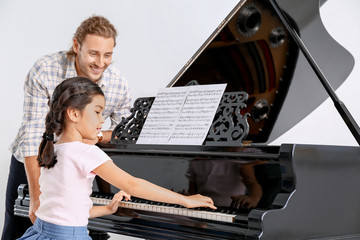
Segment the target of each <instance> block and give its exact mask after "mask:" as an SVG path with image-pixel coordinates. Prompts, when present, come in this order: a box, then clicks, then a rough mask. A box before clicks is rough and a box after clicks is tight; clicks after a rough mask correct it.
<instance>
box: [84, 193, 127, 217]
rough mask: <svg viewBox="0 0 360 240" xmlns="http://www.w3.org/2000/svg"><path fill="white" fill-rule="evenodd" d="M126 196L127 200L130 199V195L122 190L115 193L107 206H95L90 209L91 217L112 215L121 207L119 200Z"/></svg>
mask: <svg viewBox="0 0 360 240" xmlns="http://www.w3.org/2000/svg"><path fill="white" fill-rule="evenodd" d="M123 198H125V200H126V201H128V200H130V195H129V194H127V193H126V192H124V191H120V192H118V193H116V194H115V195H114V197H113V198H112V200H111V202H110V204H108V205H106V206H93V207H92V208H91V209H90V218H95V217H101V216H105V215H111V214H113V213H114V212H116V210H117V209H118V207H119V202H120V201H121V200H122V199H123Z"/></svg>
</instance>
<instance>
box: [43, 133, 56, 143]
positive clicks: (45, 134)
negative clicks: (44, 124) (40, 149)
mask: <svg viewBox="0 0 360 240" xmlns="http://www.w3.org/2000/svg"><path fill="white" fill-rule="evenodd" d="M42 137H43V139H44V140H46V141H51V142H53V141H54V134H50V135H49V134H47V133H46V132H44V134H43V136H42Z"/></svg>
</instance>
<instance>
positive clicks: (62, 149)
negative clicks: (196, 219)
mask: <svg viewBox="0 0 360 240" xmlns="http://www.w3.org/2000/svg"><path fill="white" fill-rule="evenodd" d="M49 105H50V110H49V113H48V114H47V116H46V122H45V124H46V126H45V133H44V135H43V140H42V142H41V144H40V147H39V156H38V162H39V165H40V167H41V176H40V179H39V183H40V190H41V195H40V207H39V209H38V210H37V211H36V217H37V218H36V221H35V223H34V225H33V226H32V227H30V228H29V229H28V230H27V231H26V233H25V234H24V235H23V236H22V237H21V238H19V239H57V240H60V239H89V240H90V239H91V238H90V237H89V236H88V233H87V227H86V226H87V223H88V218H89V217H90V218H92V217H99V216H103V215H108V214H112V213H114V212H115V211H116V210H117V208H118V203H119V202H120V201H121V200H122V199H123V198H125V200H129V199H130V196H131V195H134V196H137V197H140V198H146V199H149V200H153V201H159V202H167V203H172V204H180V205H183V206H185V207H188V208H194V207H209V208H212V209H216V207H215V206H214V205H213V201H212V200H211V198H209V197H205V196H202V195H199V194H198V195H192V196H184V195H180V194H178V193H175V192H172V191H170V190H167V189H164V188H162V187H159V186H157V185H154V184H152V183H150V182H148V181H145V180H143V179H140V178H136V177H133V176H131V175H130V174H128V173H126V172H125V171H123V170H122V169H120V168H119V167H117V166H116V165H115V164H114V163H113V162H112V160H111V159H110V157H109V156H108V155H107V154H106V153H104V152H103V151H102V150H101V149H100V148H98V147H97V146H95V145H88V144H85V143H83V142H84V141H86V140H93V139H96V138H97V135H98V133H99V132H100V129H101V127H102V124H103V123H104V119H103V116H102V112H103V110H104V107H105V98H104V94H103V92H102V90H101V89H100V88H99V86H98V85H97V84H96V83H94V82H92V81H91V80H89V79H87V78H84V77H75V78H70V79H67V80H64V81H63V82H62V83H61V84H59V85H58V86H57V87H56V88H55V90H54V93H53V96H52V99H51V101H50V102H49ZM54 134H56V135H57V136H60V138H59V139H58V141H57V142H56V143H54ZM95 175H99V176H100V177H101V178H103V179H104V180H105V181H107V182H109V183H110V184H112V185H114V186H115V187H117V188H119V189H122V190H124V191H120V192H119V193H117V194H115V196H114V198H113V199H112V201H111V203H110V204H109V205H107V206H92V201H91V200H90V197H89V196H90V194H91V192H92V182H93V180H94V177H95Z"/></svg>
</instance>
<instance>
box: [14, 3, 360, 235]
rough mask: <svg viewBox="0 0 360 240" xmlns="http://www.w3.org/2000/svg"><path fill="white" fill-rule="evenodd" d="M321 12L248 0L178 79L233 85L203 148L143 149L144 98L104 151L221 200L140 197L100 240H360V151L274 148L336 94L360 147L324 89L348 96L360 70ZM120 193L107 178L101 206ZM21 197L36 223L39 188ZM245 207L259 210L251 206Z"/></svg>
mask: <svg viewBox="0 0 360 240" xmlns="http://www.w3.org/2000/svg"><path fill="white" fill-rule="evenodd" d="M278 4H279V5H278ZM321 4H323V1H314V0H304V1H287V0H282V1H280V0H278V1H277V2H275V1H273V0H270V1H265V0H242V1H240V2H239V3H238V4H237V5H236V6H235V8H234V9H233V10H232V11H231V12H230V13H229V15H228V16H227V17H226V18H225V19H224V21H223V22H221V24H220V25H219V27H218V28H217V29H216V30H215V31H214V32H213V34H212V35H211V36H210V37H209V38H208V40H207V41H206V42H205V43H204V44H203V45H202V46H201V47H200V49H199V50H198V51H197V52H196V53H195V54H194V56H193V57H192V58H191V59H190V60H189V61H188V62H187V63H186V64H185V66H184V67H183V68H182V69H181V70H180V72H179V73H178V74H177V75H176V76H175V77H174V78H173V80H172V81H171V82H170V83H169V84H168V86H167V87H178V86H188V85H205V84H218V83H226V84H227V87H226V90H225V93H224V95H223V97H222V100H221V102H220V104H219V107H218V109H217V112H216V114H215V117H214V120H213V123H212V125H211V127H210V130H209V132H208V134H207V137H206V139H205V141H204V142H203V144H202V145H200V146H192V145H155V144H154V145H151V144H136V141H137V139H138V137H139V135H140V133H141V129H142V127H143V124H144V122H145V121H146V117H147V115H148V113H149V111H150V110H151V105H152V103H153V101H154V97H144V98H139V99H137V100H136V101H135V102H134V105H133V108H132V110H131V115H130V116H129V117H127V118H124V119H123V121H122V122H121V123H120V124H119V125H118V126H117V127H116V128H115V129H114V131H113V135H112V139H111V142H110V143H107V144H100V145H99V146H100V147H101V148H102V149H103V150H104V151H105V152H106V153H107V154H108V155H110V156H111V158H112V160H113V161H114V162H115V163H116V164H117V165H118V166H119V167H121V168H122V169H124V170H125V171H127V172H129V173H130V174H132V175H134V176H137V177H141V178H144V179H147V180H149V181H151V182H153V183H155V184H158V185H160V186H163V187H165V188H168V189H171V190H173V191H176V192H179V193H182V194H195V193H200V194H203V195H207V196H210V197H212V198H213V200H214V202H215V205H216V206H217V207H218V209H217V210H216V211H213V210H209V209H202V208H198V209H186V208H183V207H181V206H176V205H169V204H164V203H160V202H152V201H148V200H146V199H138V198H136V197H133V199H132V201H131V202H123V203H121V204H120V207H119V209H118V211H117V212H116V213H115V214H113V215H110V216H104V217H100V218H95V219H90V221H89V225H88V229H89V230H90V235H91V237H92V238H93V239H108V238H109V235H108V234H107V233H113V234H121V235H128V236H134V237H139V238H143V239H246V240H255V239H276V240H278V239H285V240H288V239H360V214H359V213H360V191H358V190H356V189H360V174H359V172H360V148H359V147H357V146H354V147H353V146H330V145H305V144H296V143H282V144H281V145H278V146H274V145H269V144H268V143H269V142H271V141H272V140H273V139H275V138H276V137H278V136H280V135H281V134H282V133H284V132H285V131H287V130H288V129H289V128H291V126H293V125H294V124H296V123H297V122H299V121H300V120H301V119H302V118H304V117H305V116H306V115H307V114H308V113H309V112H310V111H312V109H314V108H315V107H316V106H318V105H319V104H320V103H321V102H322V101H324V99H325V98H326V97H327V96H328V95H330V96H331V97H332V99H334V100H335V106H336V108H337V109H338V110H339V113H340V114H341V115H342V117H343V119H344V121H345V123H346V124H347V126H348V127H349V129H351V132H352V133H353V135H354V137H355V138H356V139H357V140H358V139H359V138H358V130H359V129H358V127H357V125H356V122H355V121H354V119H352V117H351V115H350V113H349V112H348V111H347V110H346V108H345V107H344V106H343V104H342V103H341V102H339V101H338V99H337V98H336V95H334V93H333V92H331V89H330V90H327V91H324V90H322V89H321V87H322V86H321V84H318V83H319V82H322V83H323V85H325V89H326V87H328V86H329V85H331V86H333V87H334V88H337V87H338V86H340V85H341V83H342V82H343V81H344V80H345V77H346V76H347V75H348V74H349V73H350V72H351V69H352V66H353V59H352V56H351V55H350V54H349V53H348V52H347V51H346V50H345V49H343V48H342V47H341V46H339V45H338V44H337V43H336V42H335V41H333V40H332V38H331V37H330V36H329V35H328V34H327V33H326V31H325V29H324V27H323V25H322V24H321V21H320V18H319V6H321ZM312 34H313V35H314V36H316V37H315V38H314V39H313V40H311V37H309V35H312ZM297 37H299V38H300V37H301V38H302V39H304V38H305V39H307V40H308V42H311V41H315V43H314V42H312V44H313V45H312V46H320V45H321V47H322V49H324V50H326V51H329V52H330V53H334V54H336V59H337V61H341V62H342V63H343V64H342V68H341V69H340V70H339V69H334V68H332V66H334V65H333V64H334V62H333V60H332V59H331V58H329V57H328V58H327V59H324V58H322V57H321V55H320V57H318V60H319V59H320V61H319V65H320V66H321V67H324V69H326V72H330V73H331V74H330V75H331V77H330V78H329V79H325V78H324V76H323V75H322V73H321V72H320V73H319V69H318V66H317V65H316V64H315V66H314V61H313V59H312V58H311V55H310V60H309V56H308V52H307V49H306V48H305V49H304V46H303V45H302V41H301V38H300V40H299V38H297ZM309 39H310V40H309ZM316 41H318V43H317V42H316ZM325 42H326V44H325ZM316 44H317V45H316ZM315 49H316V47H315ZM329 55H331V54H327V56H329ZM317 78H319V80H320V81H319V80H318V79H317ZM324 81H325V83H324ZM314 82H315V83H314ZM308 86H311V87H310V88H309V87H308ZM319 86H320V87H319ZM302 106H306V107H302ZM358 142H359V141H358ZM117 191H118V189H116V188H114V187H113V186H110V185H109V184H107V183H105V182H103V181H102V180H101V179H97V181H96V182H95V183H94V187H93V194H92V195H91V198H92V199H93V202H94V204H106V203H107V202H108V201H110V199H111V197H112V195H113V194H114V193H115V192H117ZM18 192H19V198H18V200H17V201H16V205H15V207H14V209H15V214H16V215H19V216H24V217H27V214H28V206H29V197H28V194H27V186H26V185H21V186H19V190H18ZM244 196H248V197H250V198H252V199H253V200H254V202H255V204H254V206H251V207H250V208H248V207H247V206H243V205H242V204H241V199H243V198H244Z"/></svg>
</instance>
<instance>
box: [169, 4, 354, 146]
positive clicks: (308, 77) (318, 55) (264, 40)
mask: <svg viewBox="0 0 360 240" xmlns="http://www.w3.org/2000/svg"><path fill="white" fill-rule="evenodd" d="M277 3H278V4H279V6H280V7H281V8H282V9H283V10H284V12H285V13H286V14H287V15H288V17H289V19H291V20H292V25H293V27H294V28H296V30H297V32H298V33H299V35H300V36H301V38H302V40H303V41H304V43H305V44H306V46H307V48H308V49H309V51H310V52H311V54H312V56H313V57H314V59H315V60H316V61H317V63H318V65H319V66H320V68H321V69H322V70H323V72H324V73H326V75H327V76H328V81H329V83H330V84H331V85H332V87H333V88H334V89H337V88H338V87H339V86H340V85H341V84H342V83H343V82H344V81H345V79H346V77H347V76H348V75H349V74H350V72H351V70H352V68H353V66H354V59H353V57H352V55H351V54H350V53H349V52H348V51H346V50H345V49H344V48H343V47H342V46H341V45H339V44H338V43H337V42H336V41H335V40H333V38H332V37H331V36H330V35H329V34H328V33H327V31H326V29H325V27H324V26H323V24H322V22H321V19H320V14H319V6H320V5H321V4H323V3H324V1H313V0H304V1H289V0H278V1H277ZM340 62H341V63H342V64H341V65H339V64H338V63H340ZM194 80H195V81H196V82H197V83H198V84H215V83H227V88H226V90H225V92H238V91H245V92H246V93H248V94H249V99H248V101H247V102H246V104H247V107H246V108H245V109H244V111H243V112H242V114H244V113H246V112H248V113H250V114H251V116H250V117H249V118H248V122H249V127H250V130H249V134H248V136H247V137H246V139H245V141H248V142H252V143H265V142H271V141H273V140H275V139H276V138H277V137H279V136H280V135H282V134H283V133H285V132H286V131H287V130H289V129H290V128H291V127H293V126H294V125H295V124H297V123H298V122H299V121H301V120H302V119H303V118H304V117H306V116H307V115H308V114H309V113H310V112H311V111H313V110H314V109H315V108H316V107H317V106H319V105H320V104H321V103H322V102H323V101H324V100H325V99H326V98H327V97H328V95H327V93H326V91H325V90H324V89H323V86H321V84H320V82H319V79H318V78H317V76H316V74H315V73H314V71H313V70H312V69H311V67H310V65H309V63H308V62H307V60H306V59H305V58H304V56H303V55H302V54H301V52H299V50H298V47H297V45H296V43H295V42H294V41H293V40H292V39H291V36H290V34H289V33H288V32H287V30H286V28H285V27H284V25H283V24H282V22H281V20H280V19H279V17H278V16H277V15H276V13H275V11H274V10H273V8H272V6H271V5H270V3H269V2H268V1H263V0H261V1H259V0H258V1H254V0H248V1H240V2H239V3H238V4H237V5H236V6H235V8H234V9H233V10H232V11H231V12H230V14H229V15H228V16H227V17H226V18H225V20H224V21H223V22H222V23H221V24H220V25H219V27H218V28H217V29H216V30H215V31H214V32H213V33H212V35H211V36H210V37H209V38H208V39H207V41H206V42H205V43H204V44H203V45H202V46H201V47H200V49H199V50H198V51H197V52H196V53H195V54H194V55H193V57H192V58H191V59H190V60H189V61H188V62H187V63H186V64H185V66H184V67H183V68H182V69H181V70H180V72H179V73H178V74H177V75H176V76H175V77H174V79H173V80H172V81H171V82H170V83H169V84H168V86H167V87H176V86H185V85H187V84H188V83H189V82H191V81H194ZM320 121H321V120H320Z"/></svg>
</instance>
